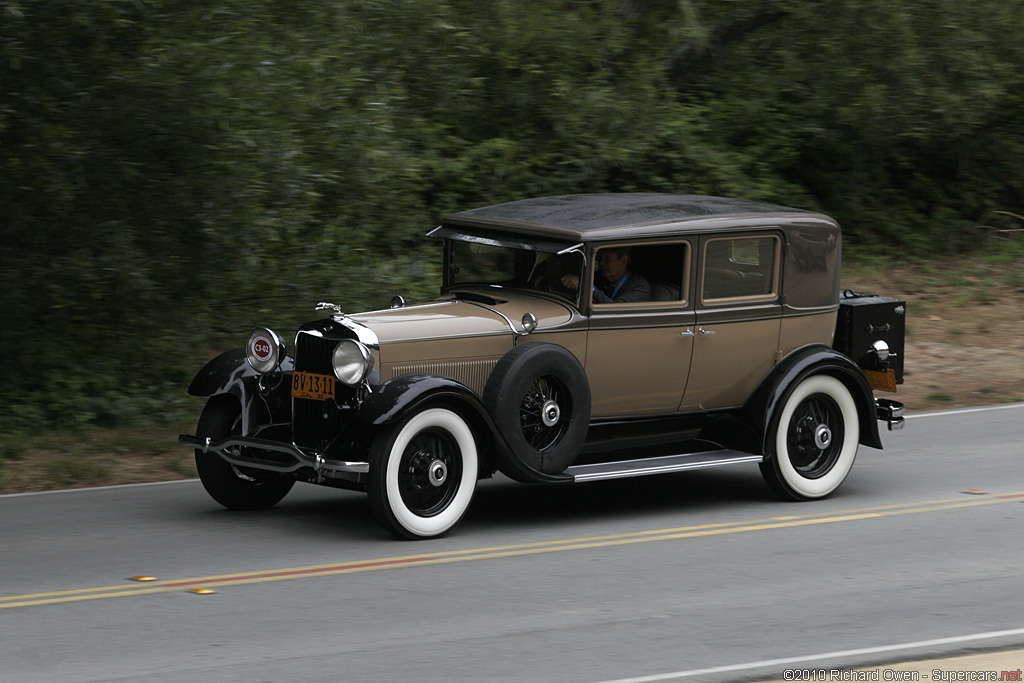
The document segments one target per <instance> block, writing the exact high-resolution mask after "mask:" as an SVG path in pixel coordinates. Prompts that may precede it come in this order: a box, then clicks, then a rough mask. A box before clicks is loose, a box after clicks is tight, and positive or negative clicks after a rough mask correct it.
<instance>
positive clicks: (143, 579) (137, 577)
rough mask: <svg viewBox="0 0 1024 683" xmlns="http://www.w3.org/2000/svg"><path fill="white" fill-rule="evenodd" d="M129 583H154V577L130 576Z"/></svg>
mask: <svg viewBox="0 0 1024 683" xmlns="http://www.w3.org/2000/svg"><path fill="white" fill-rule="evenodd" d="M128 580H129V581H156V577H155V576H132V577H129V579H128Z"/></svg>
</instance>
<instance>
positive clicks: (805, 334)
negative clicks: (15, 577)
mask: <svg viewBox="0 0 1024 683" xmlns="http://www.w3.org/2000/svg"><path fill="white" fill-rule="evenodd" d="M429 236H431V237H434V238H437V239H439V240H440V241H441V242H440V246H442V248H443V249H444V261H443V264H444V265H443V269H444V275H443V282H442V284H441V290H440V295H439V297H438V298H436V299H434V300H433V301H429V302H426V303H420V304H417V305H406V303H405V301H404V300H403V299H402V297H400V296H395V297H394V298H393V299H392V300H391V303H390V307H389V308H386V309H383V310H377V311H371V312H368V313H357V314H351V315H350V314H345V313H343V312H342V309H341V307H339V306H336V305H334V304H328V303H321V304H319V305H318V306H317V309H318V310H323V311H325V312H326V317H323V318H321V319H319V320H316V321H314V322H311V323H308V324H306V325H303V326H302V327H301V329H299V330H298V332H297V333H296V335H295V343H294V347H293V349H292V350H291V351H289V349H288V348H287V347H286V345H285V342H284V341H283V340H282V338H281V337H280V336H279V335H278V334H276V333H275V332H274V331H272V330H270V329H266V328H261V329H257V330H255V331H254V332H252V334H250V335H249V337H248V340H247V341H246V343H245V346H244V348H240V349H236V350H234V351H228V352H227V353H224V354H223V355H221V356H219V357H218V358H216V359H214V360H212V361H211V362H210V363H208V364H207V365H206V367H204V368H203V369H202V370H201V371H200V372H199V374H198V375H197V376H196V377H195V379H194V381H193V382H192V384H191V386H190V387H189V393H190V394H193V395H197V396H207V397H209V399H208V402H207V404H206V407H205V409H204V410H203V413H202V416H201V417H200V419H199V424H198V427H197V429H196V435H195V436H190V435H182V436H181V437H179V443H180V444H181V445H183V446H188V447H191V448H195V449H196V465H197V467H198V471H199V476H200V478H201V480H202V483H203V485H204V486H205V487H206V490H207V491H208V492H209V493H210V495H211V496H212V497H213V498H214V499H215V500H216V501H217V502H219V503H220V504H222V505H224V506H226V507H228V508H231V509H236V510H241V509H257V508H266V507H270V506H272V505H274V504H275V503H277V502H278V501H279V500H281V498H282V497H283V496H284V495H285V494H286V493H287V492H288V491H289V489H290V488H291V487H292V485H293V484H294V483H295V482H296V481H303V482H310V483H314V484H323V485H327V486H335V487H340V488H348V489H357V490H365V491H366V493H367V494H368V497H369V502H370V506H371V508H372V510H373V512H374V514H375V515H376V517H377V518H378V519H379V520H380V522H381V523H382V525H383V526H384V527H385V528H386V529H387V530H388V531H390V532H391V533H393V534H394V535H396V536H398V537H401V538H424V537H432V536H437V535H439V534H442V533H444V532H446V531H448V530H449V529H450V528H452V526H453V525H455V524H456V522H458V521H459V519H460V518H461V517H462V516H463V514H464V513H465V512H466V510H467V508H468V507H469V504H470V500H471V499H472V497H473V493H474V490H475V488H476V483H477V481H478V480H479V479H481V478H484V477H490V476H491V475H493V474H494V473H495V472H501V473H502V474H504V475H506V476H508V477H510V478H512V479H514V480H518V481H521V482H545V483H552V484H569V483H580V482H588V481H594V480H599V479H609V478H618V477H633V476H641V475H650V474H660V473H666V472H676V471H680V470H687V469H694V468H705V467H713V466H718V465H731V464H741V463H758V464H759V466H760V469H761V472H762V474H763V476H764V478H765V480H766V481H767V483H768V485H769V486H770V487H771V488H772V489H773V490H774V491H775V492H776V493H778V494H779V495H780V496H782V497H784V498H788V499H797V500H806V499H814V498H822V497H824V496H827V495H829V494H831V493H832V492H833V491H835V490H836V488H837V487H838V486H839V485H840V484H841V483H842V482H843V480H844V479H845V478H846V476H847V473H848V472H849V471H850V467H851V466H852V465H853V461H854V457H855V456H856V454H857V449H858V445H859V444H864V445H866V446H871V447H873V448H881V447H882V441H881V438H880V434H879V427H878V423H879V421H882V422H884V423H885V424H886V425H887V426H888V428H889V429H890V430H892V429H897V428H900V427H902V426H903V405H902V404H901V403H899V402H897V401H894V400H890V399H884V398H875V397H874V394H873V387H874V388H877V389H879V390H887V391H895V390H896V385H897V384H899V383H901V382H902V381H903V335H904V319H905V304H904V302H902V301H897V300H894V299H885V298H882V297H875V296H865V295H857V294H854V293H852V292H842V293H841V292H840V285H839V271H840V256H841V233H840V229H839V226H838V225H837V224H836V222H835V221H833V220H832V219H830V218H828V217H827V216H824V215H821V214H817V213H812V212H808V211H802V210H797V209H789V208H784V207H780V206H774V205H770V204H764V203H758V202H752V201H744V200H738V199H725V198H719V197H705V196H687V195H666V194H595V195H570V196H558V197H544V198H538V199H526V200H522V201H514V202H509V203H505V204H499V205H496V206H489V207H485V208H479V209H474V210H470V211H464V212H461V213H456V214H453V215H450V216H448V217H447V218H445V219H444V221H443V222H442V224H441V225H440V227H438V228H436V229H434V230H433V231H432V232H430V233H429Z"/></svg>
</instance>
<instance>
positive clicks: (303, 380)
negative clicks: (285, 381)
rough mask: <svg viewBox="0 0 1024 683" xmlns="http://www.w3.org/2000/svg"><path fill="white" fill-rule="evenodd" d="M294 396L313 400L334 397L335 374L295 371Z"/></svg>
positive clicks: (293, 375)
mask: <svg viewBox="0 0 1024 683" xmlns="http://www.w3.org/2000/svg"><path fill="white" fill-rule="evenodd" d="M292 396H294V397H295V398H306V399H309V400H311V401H326V400H327V399H329V398H334V375H320V374H317V373H315V372H293V373H292Z"/></svg>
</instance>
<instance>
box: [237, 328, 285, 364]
mask: <svg viewBox="0 0 1024 683" xmlns="http://www.w3.org/2000/svg"><path fill="white" fill-rule="evenodd" d="M284 354H285V346H284V342H283V341H281V338H280V337H278V336H277V335H276V334H274V331H273V330H268V329H267V328H265V327H260V328H258V329H255V330H253V331H252V334H250V335H249V339H248V340H247V341H246V342H245V359H246V360H247V361H249V365H251V366H252V369H253V370H255V371H256V372H258V373H261V374H264V373H267V372H273V371H274V370H276V369H277V366H278V365H279V364H280V363H281V359H282V358H284Z"/></svg>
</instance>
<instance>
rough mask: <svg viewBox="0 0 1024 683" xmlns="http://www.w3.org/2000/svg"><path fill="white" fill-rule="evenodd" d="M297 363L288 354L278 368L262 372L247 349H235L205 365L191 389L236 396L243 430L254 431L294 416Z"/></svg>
mask: <svg viewBox="0 0 1024 683" xmlns="http://www.w3.org/2000/svg"><path fill="white" fill-rule="evenodd" d="M294 367H295V366H294V362H293V361H292V359H291V357H289V356H285V358H284V359H282V361H281V366H280V367H279V368H278V369H277V371H275V372H273V373H270V374H268V375H265V376H264V375H260V374H259V373H258V372H256V371H255V370H253V369H252V366H251V365H249V362H248V361H247V360H246V359H245V349H232V350H231V351H225V352H224V353H222V354H220V355H219V356H217V357H216V358H214V359H213V360H211V361H210V362H209V363H207V364H206V365H205V366H203V369H202V370H200V371H199V372H198V373H196V376H195V377H194V378H193V379H192V383H191V384H190V385H189V387H188V393H189V394H190V395H192V396H217V395H218V394H230V395H232V396H235V397H236V398H237V399H238V401H239V403H241V404H242V433H243V434H252V433H253V428H254V427H255V426H257V425H263V424H268V423H271V422H287V421H289V420H290V419H291V400H290V393H291V392H290V387H291V379H290V378H291V373H292V370H293V369H294ZM261 378H262V379H263V383H262V386H261V384H260V379H261Z"/></svg>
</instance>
